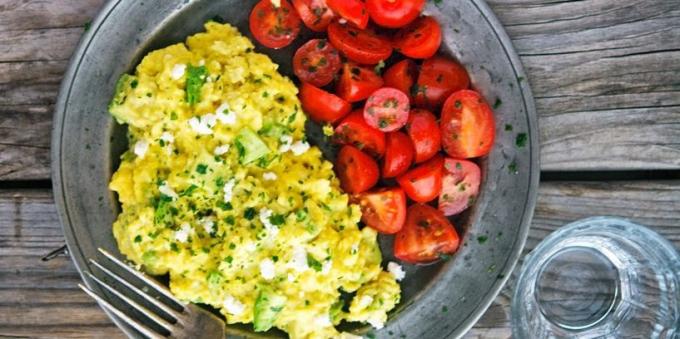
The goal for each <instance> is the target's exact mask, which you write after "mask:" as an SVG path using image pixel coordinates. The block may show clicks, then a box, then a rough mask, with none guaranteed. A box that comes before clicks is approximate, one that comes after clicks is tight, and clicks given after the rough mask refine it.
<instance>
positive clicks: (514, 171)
mask: <svg viewBox="0 0 680 339" xmlns="http://www.w3.org/2000/svg"><path fill="white" fill-rule="evenodd" d="M508 171H509V172H510V174H518V173H519V171H518V170H517V162H515V160H513V161H512V162H511V163H510V165H508Z"/></svg>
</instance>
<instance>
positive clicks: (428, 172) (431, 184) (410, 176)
mask: <svg viewBox="0 0 680 339" xmlns="http://www.w3.org/2000/svg"><path fill="white" fill-rule="evenodd" d="M443 171H444V158H442V156H441V155H436V156H435V157H434V158H432V159H430V160H428V161H427V162H425V163H423V164H422V165H420V166H418V167H416V168H414V169H412V170H410V171H408V172H406V173H405V174H402V175H400V176H398V177H397V182H398V183H399V186H401V188H403V189H404V191H405V192H406V194H407V195H408V197H409V198H411V199H412V200H414V201H416V202H428V201H431V200H433V199H434V198H436V197H437V196H439V193H441V191H442V172H443Z"/></svg>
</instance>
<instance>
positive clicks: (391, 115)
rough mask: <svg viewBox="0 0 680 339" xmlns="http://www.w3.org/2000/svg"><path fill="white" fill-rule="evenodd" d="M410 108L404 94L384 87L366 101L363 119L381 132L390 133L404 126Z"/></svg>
mask: <svg viewBox="0 0 680 339" xmlns="http://www.w3.org/2000/svg"><path fill="white" fill-rule="evenodd" d="M410 108H411V106H410V104H409V101H408V97H407V96H406V94H404V93H403V92H402V91H400V90H398V89H395V88H389V87H385V88H381V89H379V90H377V91H375V92H374V93H373V94H371V96H370V97H369V98H368V100H366V106H365V107H364V119H366V122H367V123H368V124H369V125H371V126H373V127H375V128H377V129H379V130H381V131H383V132H392V131H396V130H398V129H400V128H402V127H404V125H406V121H407V120H408V112H409V110H410Z"/></svg>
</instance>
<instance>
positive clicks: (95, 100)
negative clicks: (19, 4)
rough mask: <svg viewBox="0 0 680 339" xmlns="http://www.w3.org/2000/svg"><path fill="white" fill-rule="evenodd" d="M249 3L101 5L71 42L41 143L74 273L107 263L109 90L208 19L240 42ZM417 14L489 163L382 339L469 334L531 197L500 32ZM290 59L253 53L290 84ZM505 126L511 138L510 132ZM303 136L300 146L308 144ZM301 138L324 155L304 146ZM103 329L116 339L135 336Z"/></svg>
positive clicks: (490, 19)
mask: <svg viewBox="0 0 680 339" xmlns="http://www.w3.org/2000/svg"><path fill="white" fill-rule="evenodd" d="M254 3H255V0H249V1H237V0H194V1H189V0H142V1H140V0H136V1H135V0H113V1H110V2H108V4H107V5H106V6H105V7H104V9H103V10H102V12H101V13H100V14H99V16H98V17H97V19H96V20H95V21H94V23H93V24H92V25H91V27H90V30H89V31H88V32H87V33H86V34H85V36H84V37H83V40H82V41H81V43H80V46H79V47H78V49H77V51H76V53H75V55H74V57H73V59H72V61H71V66H70V68H69V70H68V72H67V73H66V77H65V79H64V82H63V84H62V88H61V94H60V96H59V101H58V103H57V106H56V114H55V120H54V131H53V140H52V168H53V182H54V198H55V200H56V203H57V206H58V210H59V214H60V218H61V222H62V224H63V228H64V233H65V235H66V240H67V242H68V246H69V249H70V251H71V256H72V258H73V260H74V262H75V264H76V266H77V267H78V269H79V270H80V272H81V273H83V272H84V271H90V270H91V269H92V267H91V266H90V265H89V263H88V262H87V261H86V258H90V257H95V256H96V251H95V250H96V248H97V247H103V248H105V249H107V250H109V251H112V252H114V253H118V251H117V249H116V244H115V241H114V239H113V236H112V233H111V224H112V222H113V221H114V220H115V218H116V215H117V214H118V212H119V207H118V204H117V200H116V197H115V195H114V194H113V193H112V192H110V191H109V190H108V188H107V184H108V182H109V179H110V177H111V174H112V173H113V171H114V170H115V169H116V167H117V166H118V163H119V160H118V159H119V156H120V154H121V153H122V152H123V150H124V149H125V147H127V141H126V138H125V128H124V127H122V126H119V125H116V124H115V123H114V122H113V120H112V119H111V118H110V116H109V114H108V113H107V105H108V102H109V100H110V98H111V97H112V94H113V91H114V87H115V84H116V80H117V79H118V77H119V76H120V75H121V74H122V73H124V72H129V71H131V70H132V69H133V68H134V66H135V65H136V64H137V63H138V62H139V61H140V60H141V58H142V57H143V56H144V55H145V54H146V53H147V52H149V51H151V50H153V49H156V48H160V47H164V46H166V45H168V44H171V43H176V42H179V41H183V40H184V39H185V37H186V36H188V35H190V34H193V33H196V32H199V31H201V30H202V24H203V23H204V22H205V21H206V20H208V19H211V18H214V17H215V16H219V17H221V18H223V19H224V20H225V21H226V22H229V23H231V24H233V25H236V26H238V27H239V28H240V30H241V32H242V33H244V34H249V30H248V29H247V18H248V14H249V12H250V8H252V6H253V4H254ZM428 3H429V4H428V7H427V9H426V13H427V14H429V15H433V16H435V17H436V18H437V19H438V20H439V22H440V23H441V24H442V27H443V32H444V44H443V52H444V53H447V54H450V55H452V56H454V57H456V58H457V59H459V60H460V61H461V62H462V63H463V64H464V65H466V67H467V69H468V71H469V72H470V75H471V77H472V81H473V86H474V87H475V88H476V89H477V90H479V91H480V92H481V93H482V94H483V95H484V96H485V97H486V98H487V99H488V101H489V102H491V103H492V104H494V103H495V106H497V107H496V110H495V111H496V120H497V121H496V131H497V141H496V145H495V147H494V149H493V151H492V152H491V154H490V155H489V156H488V157H487V158H485V159H482V160H481V162H480V163H481V165H482V170H483V173H484V178H483V187H482V189H481V191H482V193H481V195H480V197H479V198H478V200H477V203H476V204H475V206H474V208H472V209H471V210H470V211H469V212H467V213H465V214H464V215H463V216H461V217H459V218H457V219H455V220H454V221H455V223H456V226H457V228H458V229H459V231H461V232H464V238H463V240H464V245H463V246H462V248H461V249H460V251H458V253H457V254H456V255H455V256H454V257H453V258H451V259H450V260H448V261H446V262H442V263H439V264H435V265H429V266H407V267H406V269H407V278H406V279H405V280H404V281H403V284H402V287H403V295H402V302H401V304H400V305H399V306H398V307H397V309H396V310H395V311H394V312H392V314H391V318H390V321H389V323H388V324H387V326H386V328H385V329H383V330H381V331H378V332H376V333H375V334H376V336H377V337H384V338H389V337H393V336H394V337H399V336H401V337H402V338H428V339H430V338H432V339H437V338H450V337H458V336H461V335H462V334H464V333H465V332H466V331H467V330H468V329H470V327H472V325H473V324H474V323H475V322H476V321H477V319H479V317H480V316H481V315H482V313H483V312H484V311H485V310H486V309H487V307H488V306H489V305H490V304H491V302H492V301H493V299H494V298H495V297H496V295H497V294H498V292H499V291H500V289H501V288H502V286H503V284H504V283H505V281H506V280H507V278H508V276H509V274H510V272H511V271H512V268H513V267H514V265H515V263H516V262H517V260H518V258H519V255H520V253H521V250H522V247H523V245H524V242H525V239H526V236H527V233H528V230H529V223H530V221H531V217H532V214H533V209H534V205H535V201H536V190H537V187H538V173H539V172H538V171H539V162H538V130H537V123H536V116H535V111H534V103H533V98H532V96H531V92H530V89H529V86H528V84H527V82H526V81H524V79H525V78H526V76H525V74H524V72H523V70H522V66H521V64H520V61H519V58H518V57H517V55H516V54H515V52H514V51H513V48H512V45H511V43H510V40H509V39H508V37H507V35H506V34H505V32H504V31H503V28H502V27H501V25H500V23H499V22H498V21H497V20H496V18H495V17H494V15H493V14H492V12H491V11H490V10H489V8H488V7H487V6H486V4H485V3H484V2H483V1H482V0H458V1H453V0H444V1H441V2H440V3H439V4H437V5H435V4H433V3H432V2H428ZM301 40H302V39H298V41H297V45H299V44H300V43H301ZM295 47H296V46H291V47H289V48H286V49H283V50H280V51H276V52H274V53H272V51H271V50H262V49H260V51H262V52H265V53H267V54H269V55H270V56H271V57H272V58H273V59H274V60H275V61H276V62H278V63H279V64H281V70H282V72H284V73H285V74H290V59H291V55H292V52H293V51H294V50H295ZM506 126H512V127H513V128H512V131H508V128H506ZM312 130H313V129H310V134H314V133H312V132H311V131H312ZM518 133H527V135H528V140H527V143H526V146H525V147H517V146H516V145H515V138H516V135H517V134H518ZM310 138H311V139H312V140H313V141H315V140H316V141H317V142H318V143H319V144H320V146H326V145H323V144H321V141H320V140H319V139H317V138H314V135H310ZM484 240H485V241H484ZM389 245H390V244H389V241H388V240H387V239H381V246H382V247H383V253H385V257H386V259H387V260H389V259H391V253H390V252H391V251H390V246H389ZM85 281H86V283H87V284H88V285H89V286H90V288H93V289H95V290H97V291H98V292H100V293H103V291H101V290H99V289H97V286H95V285H93V284H91V283H90V282H89V281H88V280H87V279H85ZM109 298H110V299H111V296H109ZM114 303H115V301H114ZM113 318H114V321H116V323H117V324H119V325H120V326H121V328H122V329H123V330H124V331H125V332H126V333H128V334H129V335H131V336H136V335H135V333H134V332H133V331H132V330H131V329H129V328H128V327H126V326H124V325H122V324H121V322H120V321H118V319H115V317H113ZM342 328H343V329H345V330H352V331H355V332H356V333H365V332H367V331H370V329H369V328H367V327H365V326H356V325H344V326H343V327H342ZM229 331H230V334H231V335H230V337H233V336H236V337H281V336H282V332H277V331H272V332H270V333H266V334H254V333H253V332H252V330H251V327H249V326H229ZM197 337H198V335H197Z"/></svg>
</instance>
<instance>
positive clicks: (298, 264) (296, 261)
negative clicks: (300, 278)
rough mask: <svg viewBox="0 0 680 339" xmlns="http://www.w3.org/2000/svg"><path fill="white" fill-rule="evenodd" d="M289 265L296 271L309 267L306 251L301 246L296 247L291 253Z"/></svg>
mask: <svg viewBox="0 0 680 339" xmlns="http://www.w3.org/2000/svg"><path fill="white" fill-rule="evenodd" d="M288 266H290V267H291V268H292V269H293V270H295V271H296V272H303V271H305V270H307V269H308V268H309V266H308V265H307V251H306V250H305V249H304V248H303V247H302V246H300V247H296V248H295V249H294V250H293V255H292V257H291V258H290V262H288Z"/></svg>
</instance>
